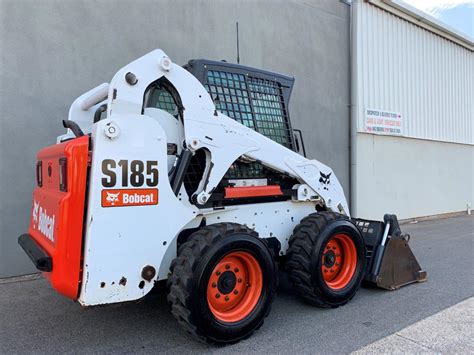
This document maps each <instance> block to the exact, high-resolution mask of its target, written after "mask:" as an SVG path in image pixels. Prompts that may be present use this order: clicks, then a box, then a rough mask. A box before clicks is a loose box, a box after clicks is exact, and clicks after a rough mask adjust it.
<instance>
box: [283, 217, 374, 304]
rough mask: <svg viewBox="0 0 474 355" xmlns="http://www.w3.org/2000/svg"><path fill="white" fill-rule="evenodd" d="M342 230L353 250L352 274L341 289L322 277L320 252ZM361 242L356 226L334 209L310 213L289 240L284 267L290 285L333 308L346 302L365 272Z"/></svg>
mask: <svg viewBox="0 0 474 355" xmlns="http://www.w3.org/2000/svg"><path fill="white" fill-rule="evenodd" d="M341 232H343V233H344V234H346V235H348V236H350V238H351V239H352V241H353V242H354V244H355V247H356V251H357V264H356V270H355V272H354V276H353V277H352V279H351V280H350V281H349V283H348V284H347V286H346V287H344V288H343V289H341V290H337V291H335V290H333V289H331V288H330V287H329V286H328V285H327V284H326V282H325V281H324V278H323V273H322V270H321V265H322V255H323V252H324V248H325V246H326V244H327V242H328V240H329V239H330V238H331V237H332V236H333V235H335V234H337V233H341ZM365 263H366V258H365V245H364V239H363V237H362V235H361V233H360V231H359V229H358V228H357V227H356V226H355V225H354V224H353V223H352V221H351V220H350V219H349V218H348V217H347V216H344V215H341V214H338V213H334V212H318V213H313V214H310V215H309V216H307V217H305V218H303V220H302V221H301V222H300V223H299V224H298V225H297V226H296V227H295V229H294V231H293V235H292V236H291V238H290V240H289V248H288V252H287V263H286V266H287V270H288V274H289V278H290V280H291V282H292V283H293V286H294V288H295V289H296V291H297V292H298V294H299V295H301V297H303V299H304V300H305V301H306V302H308V303H310V304H312V305H315V306H318V307H325V308H329V307H332V308H336V307H339V306H342V305H344V304H346V303H347V302H348V301H349V300H350V299H352V297H354V295H355V293H356V292H357V290H358V289H359V288H360V285H361V282H362V279H363V277H364V273H365V267H366V266H365Z"/></svg>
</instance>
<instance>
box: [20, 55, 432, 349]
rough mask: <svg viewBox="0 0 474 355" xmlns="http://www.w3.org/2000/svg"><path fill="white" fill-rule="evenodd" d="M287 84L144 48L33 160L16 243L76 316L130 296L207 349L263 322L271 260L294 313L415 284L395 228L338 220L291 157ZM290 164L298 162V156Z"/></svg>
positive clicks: (309, 164)
mask: <svg viewBox="0 0 474 355" xmlns="http://www.w3.org/2000/svg"><path fill="white" fill-rule="evenodd" d="M293 82H294V79H292V78H289V77H287V76H283V75H279V74H276V73H271V72H267V71H262V70H257V69H254V68H249V67H244V66H240V65H235V64H229V63H226V62H215V61H208V60H194V61H190V62H189V63H188V64H187V65H185V66H184V67H181V66H178V65H176V64H174V63H173V62H172V61H171V60H170V58H169V57H168V56H166V54H165V53H164V52H163V51H161V50H155V51H153V52H151V53H149V54H146V55H145V56H143V57H141V58H139V59H137V60H135V61H134V62H132V63H130V64H128V65H127V66H125V67H124V68H122V69H120V70H119V71H118V72H117V73H116V75H115V76H114V77H113V79H112V81H111V82H110V84H102V85H99V86H98V87H96V88H94V89H92V90H91V91H89V92H87V93H85V94H84V95H82V96H80V97H79V98H78V99H76V100H75V101H74V103H73V104H72V106H71V108H70V111H69V117H68V120H65V121H63V124H64V126H65V127H66V128H67V133H66V134H64V135H62V136H60V137H58V139H57V143H56V144H55V145H52V146H50V147H47V148H44V149H42V150H40V151H39V153H38V154H37V165H36V182H37V187H36V188H35V189H34V192H33V202H32V210H31V221H30V226H29V230H28V233H27V234H23V235H21V236H20V237H19V244H20V245H21V247H22V248H23V249H24V251H25V252H26V253H27V254H28V256H29V257H30V258H31V260H32V261H33V262H34V263H35V265H36V267H37V268H38V269H39V270H41V271H43V273H44V276H45V277H46V278H47V279H48V280H49V281H50V283H51V285H52V287H53V288H54V289H55V290H56V291H57V292H59V293H60V294H62V295H64V296H66V297H69V298H71V299H74V300H77V302H78V303H80V304H81V305H82V306H93V305H103V304H110V303H117V302H124V301H132V300H137V299H140V298H142V297H144V296H145V295H146V294H147V293H148V292H149V291H150V290H151V289H152V288H153V286H154V284H155V283H156V282H157V281H161V280H167V285H168V288H169V293H168V301H169V303H170V305H171V312H172V314H173V315H174V317H175V318H176V319H177V320H178V322H179V323H180V324H181V325H182V326H183V327H184V329H185V330H186V331H187V332H189V333H191V334H193V335H194V336H196V337H197V338H198V339H201V340H204V341H207V342H210V343H233V342H237V341H239V340H240V339H243V338H246V337H248V336H250V335H251V334H252V333H253V332H254V331H255V330H256V329H257V328H259V327H260V326H261V325H262V323H263V320H264V318H265V317H266V316H267V315H268V314H269V312H270V306H271V303H272V300H273V298H274V295H275V291H276V287H277V277H278V269H277V263H278V264H280V265H282V266H283V267H284V268H286V270H287V271H288V274H289V277H290V280H291V281H292V282H293V284H294V288H295V290H296V292H297V293H299V294H300V295H301V296H302V297H303V299H305V300H306V301H307V302H309V303H311V304H314V305H316V306H321V307H337V306H340V305H343V304H345V303H346V302H348V301H349V300H350V299H351V298H352V297H353V296H354V294H355V293H356V291H357V290H358V289H359V287H360V285H361V282H362V281H363V280H366V281H368V282H372V283H375V284H377V285H378V286H380V287H383V288H386V289H395V288H398V287H400V286H402V285H405V284H408V283H411V282H415V281H423V280H425V279H426V273H425V272H424V271H422V270H421V268H420V266H419V265H418V263H417V261H416V259H415V257H414V256H413V254H412V253H411V251H410V248H409V247H408V238H407V236H403V235H402V233H401V231H400V227H399V226H398V222H397V219H396V216H394V215H386V216H385V218H384V221H383V222H379V221H367V220H361V219H356V218H351V216H350V213H349V208H348V205H347V202H346V198H345V196H344V192H343V190H342V187H341V185H340V183H339V181H338V179H337V177H336V176H335V174H334V173H333V171H332V170H331V169H330V168H329V167H328V166H326V165H324V164H322V163H320V162H319V161H317V160H310V159H307V158H305V157H304V156H303V155H304V154H305V152H304V143H303V140H302V135H301V131H299V132H298V131H296V130H293V129H292V127H291V124H290V119H289V114H288V103H289V98H290V94H291V90H292V87H293ZM299 152H302V153H303V155H301V154H299Z"/></svg>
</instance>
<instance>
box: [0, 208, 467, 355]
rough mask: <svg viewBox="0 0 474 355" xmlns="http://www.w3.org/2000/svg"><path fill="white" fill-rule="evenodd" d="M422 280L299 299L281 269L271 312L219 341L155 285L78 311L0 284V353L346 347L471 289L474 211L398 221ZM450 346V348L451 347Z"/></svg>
mask: <svg viewBox="0 0 474 355" xmlns="http://www.w3.org/2000/svg"><path fill="white" fill-rule="evenodd" d="M402 229H403V230H404V231H406V232H408V233H410V234H411V235H412V239H411V241H410V245H411V247H412V249H413V251H414V253H415V255H416V256H417V258H418V260H419V262H420V264H421V265H422V267H423V268H425V269H426V270H427V271H428V277H429V279H428V281H427V282H425V283H421V284H415V285H411V286H407V287H404V288H401V289H400V290H397V291H393V292H389V291H384V290H379V289H366V288H363V289H361V290H360V291H359V293H358V294H357V295H356V297H355V298H354V299H353V300H352V301H351V302H349V303H348V304H347V305H346V306H344V307H340V308H337V309H319V308H313V307H311V306H309V305H306V304H305V303H303V302H301V301H300V300H299V299H298V298H297V297H296V294H295V292H294V291H293V289H292V288H291V285H290V284H289V283H288V282H287V280H286V276H285V275H284V274H283V275H282V278H281V285H280V287H279V289H278V295H277V298H276V300H275V303H274V305H273V309H272V312H271V313H270V316H269V317H268V318H267V320H266V322H265V324H264V325H263V327H262V328H261V329H260V330H259V331H258V332H256V333H255V334H254V336H252V337H251V338H250V339H248V340H245V341H242V342H240V343H238V344H236V345H233V346H227V347H224V348H216V347H210V346H207V345H203V344H200V343H197V342H196V341H194V340H193V339H192V338H190V337H188V336H187V335H186V334H185V333H184V332H183V331H182V330H181V329H180V327H179V326H178V325H177V322H176V321H175V320H174V319H173V317H172V316H171V315H170V314H169V312H168V306H167V304H166V297H165V296H166V295H165V292H164V290H157V292H154V293H153V294H152V295H150V296H149V297H146V298H145V299H143V300H142V301H141V302H138V303H128V304H123V305H112V306H107V307H96V308H91V309H86V310H84V309H81V307H80V306H79V305H77V304H75V303H74V302H72V301H69V300H67V299H65V298H63V297H61V296H59V295H58V294H56V293H55V292H54V291H53V290H52V289H51V288H50V286H49V285H48V283H47V282H46V281H45V280H43V279H36V280H31V281H25V282H9V283H6V282H3V283H0V319H1V322H0V353H12V352H14V353H25V352H26V353H31V352H39V353H51V352H53V353H56V352H75V353H76V352H81V353H91V352H94V353H95V352H118V353H130V352H133V353H135V352H186V353H187V352H221V353H234V352H245V353H248V352H264V353H270V352H278V353H284V352H290V351H291V352H293V353H316V352H317V353H349V352H351V351H355V350H358V349H361V348H363V347H365V346H367V345H368V344H371V343H373V342H375V341H377V340H379V339H381V338H384V337H386V336H388V335H391V334H393V333H396V332H398V331H400V330H401V329H403V328H406V327H407V326H410V325H412V324H414V323H416V322H418V321H420V320H422V319H425V318H427V317H429V316H431V315H433V314H435V313H438V312H440V311H442V310H444V309H446V308H448V307H450V306H452V305H455V304H457V303H459V302H461V301H463V300H465V299H468V298H471V297H473V296H474V282H473V281H474V280H473V273H472V270H473V239H474V217H472V216H471V217H468V216H463V217H456V218H449V219H440V220H435V221H426V222H420V223H417V224H408V225H404V226H402ZM453 351H456V350H455V349H453Z"/></svg>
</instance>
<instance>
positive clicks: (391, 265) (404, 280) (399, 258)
mask: <svg viewBox="0 0 474 355" xmlns="http://www.w3.org/2000/svg"><path fill="white" fill-rule="evenodd" d="M427 277H428V276H427V273H426V271H423V270H422V269H421V267H420V264H419V263H418V261H417V260H416V258H415V255H413V252H412V251H411V249H410V246H409V245H408V241H407V240H405V238H403V237H392V238H390V239H389V240H388V242H387V245H386V247H385V252H384V255H383V258H382V263H381V265H380V271H379V273H378V275H377V276H376V284H377V286H378V287H381V288H384V289H386V290H396V289H398V288H400V287H402V286H405V285H408V284H411V283H414V282H423V281H426V280H427Z"/></svg>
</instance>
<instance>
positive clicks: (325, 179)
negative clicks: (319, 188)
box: [319, 171, 332, 190]
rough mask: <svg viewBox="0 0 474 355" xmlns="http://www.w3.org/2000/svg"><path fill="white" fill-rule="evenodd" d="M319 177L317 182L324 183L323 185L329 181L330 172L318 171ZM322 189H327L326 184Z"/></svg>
mask: <svg viewBox="0 0 474 355" xmlns="http://www.w3.org/2000/svg"><path fill="white" fill-rule="evenodd" d="M319 174H320V175H321V177H320V178H319V182H320V183H322V184H324V185H329V184H330V183H331V180H330V177H331V174H332V173H329V174H327V175H326V174H324V173H323V172H321V171H320V172H319ZM323 189H324V190H329V189H328V188H327V187H326V186H324V187H323Z"/></svg>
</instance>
